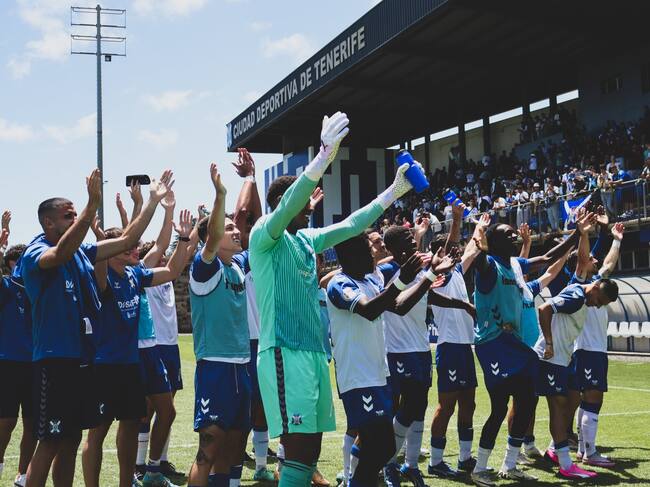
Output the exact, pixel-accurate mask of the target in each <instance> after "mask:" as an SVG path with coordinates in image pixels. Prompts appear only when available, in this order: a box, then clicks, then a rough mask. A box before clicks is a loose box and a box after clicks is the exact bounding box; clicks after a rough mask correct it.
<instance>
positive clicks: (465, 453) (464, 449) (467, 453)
mask: <svg viewBox="0 0 650 487" xmlns="http://www.w3.org/2000/svg"><path fill="white" fill-rule="evenodd" d="M458 446H459V448H460V451H459V452H458V461H460V462H464V461H465V460H467V459H469V458H470V457H471V456H472V440H458Z"/></svg>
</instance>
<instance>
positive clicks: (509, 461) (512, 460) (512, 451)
mask: <svg viewBox="0 0 650 487" xmlns="http://www.w3.org/2000/svg"><path fill="white" fill-rule="evenodd" d="M520 451H521V445H519V446H514V445H511V444H510V443H508V446H507V447H506V456H505V458H504V459H503V466H502V467H501V469H502V470H512V469H513V468H516V467H517V456H518V455H519V452H520ZM504 467H505V468H504Z"/></svg>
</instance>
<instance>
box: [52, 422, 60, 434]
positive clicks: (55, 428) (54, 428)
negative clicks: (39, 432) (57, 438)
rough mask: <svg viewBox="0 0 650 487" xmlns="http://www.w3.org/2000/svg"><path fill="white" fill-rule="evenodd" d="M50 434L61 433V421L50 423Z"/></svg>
mask: <svg viewBox="0 0 650 487" xmlns="http://www.w3.org/2000/svg"><path fill="white" fill-rule="evenodd" d="M50 433H52V434H55V433H61V420H60V419H59V420H58V421H56V420H53V421H50Z"/></svg>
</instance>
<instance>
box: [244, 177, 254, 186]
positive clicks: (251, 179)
mask: <svg viewBox="0 0 650 487" xmlns="http://www.w3.org/2000/svg"><path fill="white" fill-rule="evenodd" d="M244 181H246V182H249V183H253V184H255V176H246V177H245V178H244Z"/></svg>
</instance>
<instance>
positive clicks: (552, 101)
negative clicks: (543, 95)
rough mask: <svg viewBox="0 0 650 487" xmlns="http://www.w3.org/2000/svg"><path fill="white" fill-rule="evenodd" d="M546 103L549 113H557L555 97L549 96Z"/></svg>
mask: <svg viewBox="0 0 650 487" xmlns="http://www.w3.org/2000/svg"><path fill="white" fill-rule="evenodd" d="M548 103H549V106H548V108H549V111H550V112H551V113H557V96H555V95H549V97H548Z"/></svg>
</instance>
